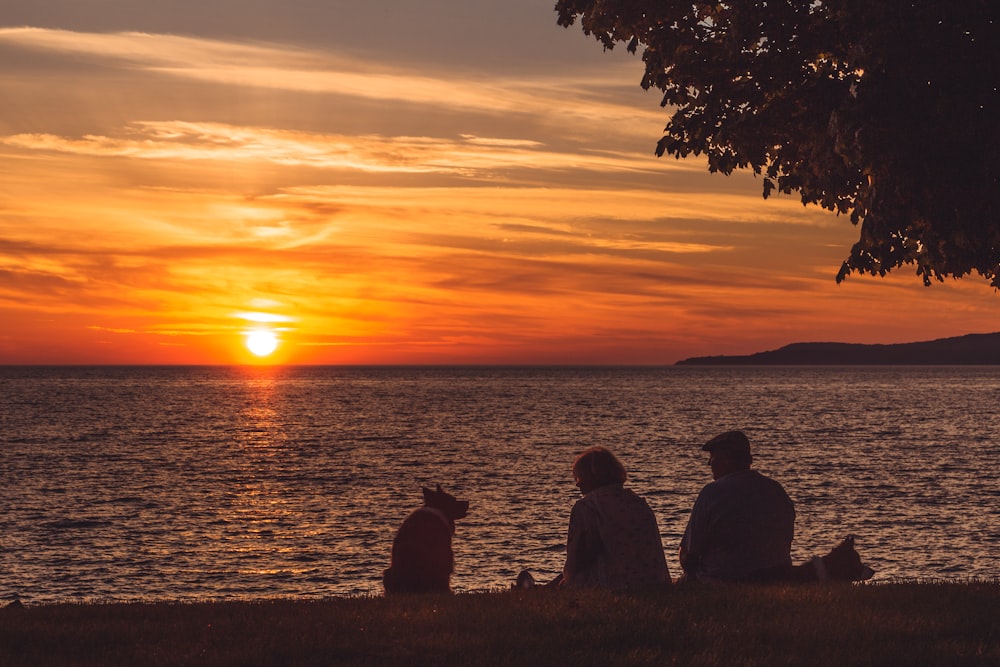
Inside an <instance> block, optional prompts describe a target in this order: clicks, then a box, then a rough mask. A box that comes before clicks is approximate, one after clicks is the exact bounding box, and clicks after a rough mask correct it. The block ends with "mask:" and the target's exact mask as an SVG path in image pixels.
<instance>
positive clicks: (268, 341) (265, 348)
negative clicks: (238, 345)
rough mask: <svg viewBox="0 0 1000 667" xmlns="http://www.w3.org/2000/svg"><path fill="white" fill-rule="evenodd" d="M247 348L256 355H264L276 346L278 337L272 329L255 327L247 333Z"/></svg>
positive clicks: (272, 350)
mask: <svg viewBox="0 0 1000 667" xmlns="http://www.w3.org/2000/svg"><path fill="white" fill-rule="evenodd" d="M246 346H247V349H248V350H250V352H252V353H253V354H254V355H256V356H258V357H266V356H267V355H269V354H271V353H272V352H274V351H275V350H276V349H277V348H278V337H277V336H275V335H274V332H273V331H267V330H265V329H255V330H254V331H251V332H250V333H248V334H247V338H246Z"/></svg>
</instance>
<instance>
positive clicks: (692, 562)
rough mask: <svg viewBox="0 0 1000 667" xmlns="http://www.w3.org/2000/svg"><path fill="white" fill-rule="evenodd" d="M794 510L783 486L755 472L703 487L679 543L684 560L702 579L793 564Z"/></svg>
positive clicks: (744, 574) (728, 577) (738, 473)
mask: <svg viewBox="0 0 1000 667" xmlns="http://www.w3.org/2000/svg"><path fill="white" fill-rule="evenodd" d="M794 534H795V508H794V506H793V505H792V501H791V500H790V499H789V498H788V494H786V493H785V490H784V489H783V488H782V487H781V485H780V484H779V483H778V482H776V481H774V480H773V479H770V478H769V477H765V476H764V475H761V474H760V473H758V472H757V471H756V470H750V469H747V470H740V471H736V472H732V473H730V474H727V475H725V476H724V477H720V478H719V479H717V480H715V481H714V482H711V483H710V484H708V485H706V486H705V488H704V489H702V491H701V493H700V494H699V495H698V499H697V500H696V501H695V504H694V508H693V509H692V510H691V518H690V519H689V521H688V526H687V529H686V530H685V532H684V537H683V539H682V541H681V564H682V565H683V566H684V570H685V572H686V573H687V574H688V576H692V577H695V578H698V579H721V580H740V579H746V578H748V577H750V576H751V575H752V574H753V573H755V572H759V571H761V570H766V569H768V568H773V567H780V566H783V565H790V564H791V557H790V552H791V544H792V538H793V537H794Z"/></svg>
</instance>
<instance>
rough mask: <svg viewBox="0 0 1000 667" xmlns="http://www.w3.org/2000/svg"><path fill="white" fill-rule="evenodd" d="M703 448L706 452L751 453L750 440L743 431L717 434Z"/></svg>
mask: <svg viewBox="0 0 1000 667" xmlns="http://www.w3.org/2000/svg"><path fill="white" fill-rule="evenodd" d="M701 448H702V450H704V451H706V452H714V451H725V452H746V453H747V454H749V453H750V440H749V439H747V436H746V434H745V433H743V431H726V432H725V433H720V434H719V435H717V436H715V437H714V438H712V439H711V440H709V441H708V442H706V443H705V444H704V445H702V446H701Z"/></svg>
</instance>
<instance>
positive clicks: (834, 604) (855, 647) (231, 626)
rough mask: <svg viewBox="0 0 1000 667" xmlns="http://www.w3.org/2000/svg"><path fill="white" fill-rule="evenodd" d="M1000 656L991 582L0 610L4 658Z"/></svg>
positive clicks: (43, 661)
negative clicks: (623, 593)
mask: <svg viewBox="0 0 1000 667" xmlns="http://www.w3.org/2000/svg"><path fill="white" fill-rule="evenodd" d="M671 664H675V665H817V666H822V665H836V666H838V667H843V666H844V665H886V664H892V665H998V664H1000V582H970V583H962V584H959V583H894V584H880V585H877V586H849V585H841V586H820V585H809V586H798V587H785V586H768V587H764V586H677V587H674V588H672V589H670V590H665V591H657V592H647V593H642V594H632V595H622V594H612V593H607V592H580V593H572V594H569V593H566V592H562V593H551V592H547V591H528V592H524V593H508V592H496V593H475V594H461V595H454V596H414V597H403V598H391V599H387V598H381V597H370V598H368V597H358V598H334V599H329V600H322V601H301V600H269V601H256V602H253V601H246V602H206V603H194V604H172V603H115V604H65V605H51V606H37V607H34V606H27V607H24V608H5V609H0V665H38V666H45V665H81V666H82V665H101V666H102V667H103V666H105V665H141V666H142V667H154V666H156V665H171V666H174V665H193V666H197V665H213V666H215V665H240V666H252V665H444V666H447V665H463V666H466V665H472V666H474V667H487V666H489V665H574V666H585V665H671Z"/></svg>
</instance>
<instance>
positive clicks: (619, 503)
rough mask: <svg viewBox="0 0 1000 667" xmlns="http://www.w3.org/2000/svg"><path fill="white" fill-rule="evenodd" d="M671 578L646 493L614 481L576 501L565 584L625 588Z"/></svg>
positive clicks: (660, 582) (660, 581) (570, 520)
mask: <svg viewBox="0 0 1000 667" xmlns="http://www.w3.org/2000/svg"><path fill="white" fill-rule="evenodd" d="M669 582H670V572H669V571H668V570H667V560H666V557H665V556H664V554H663V542H662V540H661V539H660V529H659V527H658V526H657V523H656V516H655V515H654V514H653V510H652V509H650V507H649V504H648V503H646V501H645V500H644V499H643V498H641V497H640V496H638V495H636V494H635V493H634V492H633V491H631V490H629V489H626V488H624V487H623V486H622V485H621V484H611V485H608V486H602V487H599V488H597V489H594V490H593V491H591V492H590V493H588V494H587V495H585V496H584V497H583V498H581V499H580V500H578V501H577V502H576V504H575V505H573V510H572V511H571V512H570V517H569V534H568V536H567V538H566V565H565V567H564V568H563V583H562V585H563V586H570V587H601V588H612V589H626V588H639V587H644V586H649V585H656V584H662V583H669Z"/></svg>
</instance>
